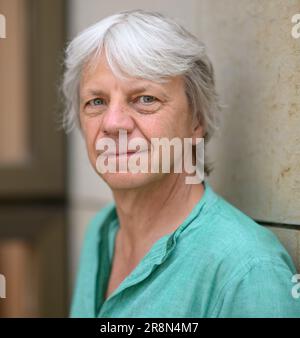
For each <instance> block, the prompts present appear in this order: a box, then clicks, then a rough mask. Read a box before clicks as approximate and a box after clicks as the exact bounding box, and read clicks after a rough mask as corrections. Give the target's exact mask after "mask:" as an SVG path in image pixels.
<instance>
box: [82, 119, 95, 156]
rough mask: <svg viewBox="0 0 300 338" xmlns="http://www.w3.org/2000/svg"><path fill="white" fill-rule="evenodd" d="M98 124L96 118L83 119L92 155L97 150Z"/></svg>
mask: <svg viewBox="0 0 300 338" xmlns="http://www.w3.org/2000/svg"><path fill="white" fill-rule="evenodd" d="M98 126H99V123H97V121H96V120H93V119H82V129H83V133H84V137H85V142H86V145H87V148H88V152H89V155H90V156H91V155H92V154H94V153H95V152H96V149H95V144H96V140H97V136H98V134H99V127H98Z"/></svg>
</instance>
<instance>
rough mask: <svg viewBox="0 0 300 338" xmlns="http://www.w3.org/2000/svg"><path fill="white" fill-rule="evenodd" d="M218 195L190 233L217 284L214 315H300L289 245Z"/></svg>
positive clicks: (211, 278) (208, 272)
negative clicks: (294, 290)
mask: <svg viewBox="0 0 300 338" xmlns="http://www.w3.org/2000/svg"><path fill="white" fill-rule="evenodd" d="M214 194H215V197H216V198H215V200H214V203H213V204H211V205H207V207H206V209H205V208H204V210H203V211H204V212H203V213H199V216H198V218H197V219H196V220H195V221H196V222H195V223H194V225H193V231H191V234H192V236H191V237H190V240H191V241H192V240H193V248H194V251H195V252H197V253H198V254H199V260H202V261H203V259H204V258H205V259H206V263H205V266H206V267H205V269H206V272H207V273H206V276H210V277H209V278H210V280H209V281H206V282H207V283H208V284H209V285H213V286H214V292H213V294H212V304H214V305H215V307H212V308H213V309H214V310H213V312H212V315H214V316H215V315H217V316H260V315H266V316H284V313H286V315H290V316H294V315H297V316H300V304H299V302H296V301H295V300H294V299H292V297H291V295H290V293H291V289H292V287H293V283H292V281H291V278H292V276H293V275H294V274H295V273H296V269H295V266H294V263H293V261H292V259H291V257H290V255H289V254H288V252H287V251H286V249H285V248H284V247H283V245H282V244H281V243H280V241H279V240H278V239H277V237H276V236H275V235H274V234H273V233H272V232H271V231H270V230H269V229H267V228H265V227H264V226H262V225H260V224H258V223H256V222H255V221H254V220H253V219H252V218H250V217H249V216H247V215H246V214H245V213H243V212H242V211H241V210H239V209H238V208H236V207H235V206H233V205H232V204H230V203H229V202H228V201H226V200H225V199H224V198H222V197H221V196H220V195H218V194H216V193H214ZM196 255H197V254H196Z"/></svg>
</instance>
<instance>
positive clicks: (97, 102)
mask: <svg viewBox="0 0 300 338" xmlns="http://www.w3.org/2000/svg"><path fill="white" fill-rule="evenodd" d="M87 104H88V105H90V106H101V105H102V104H104V100H102V99H99V98H97V99H93V100H90V101H89V102H88V103H87Z"/></svg>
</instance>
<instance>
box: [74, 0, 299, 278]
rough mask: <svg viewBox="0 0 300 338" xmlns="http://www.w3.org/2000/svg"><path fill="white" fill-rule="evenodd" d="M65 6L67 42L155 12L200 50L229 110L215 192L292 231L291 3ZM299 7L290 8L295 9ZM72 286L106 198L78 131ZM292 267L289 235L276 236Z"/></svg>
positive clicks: (295, 194) (295, 248) (295, 166)
mask: <svg viewBox="0 0 300 338" xmlns="http://www.w3.org/2000/svg"><path fill="white" fill-rule="evenodd" d="M286 3H287V2H286V1H279V0H272V1H261V0H254V1H253V0H226V1H221V0H186V1H182V0H164V1H160V0H159V1H151V3H148V1H138V0H131V1H129V0H126V1H118V0H111V1H109V2H104V1H98V0H85V1H82V0H70V10H69V16H70V20H69V22H70V26H69V30H70V32H69V36H70V37H73V36H74V35H75V34H76V33H77V32H79V31H80V30H81V29H83V28H84V27H86V26H88V25H90V24H92V23H94V22H96V21H97V20H99V19H101V18H103V17H105V16H107V15H109V14H113V13H115V12H117V11H120V10H124V9H132V8H143V9H151V10H159V11H162V12H163V13H166V14H168V15H171V16H174V17H176V18H178V19H179V21H181V22H183V23H184V24H185V25H186V26H187V27H188V28H189V29H190V30H191V31H192V32H193V33H195V34H196V35H198V36H199V37H201V39H202V40H203V41H204V42H205V43H206V44H207V46H208V51H209V54H210V56H211V58H212V60H213V62H214V64H215V69H216V77H217V82H218V88H219V91H220V94H221V97H222V99H223V101H224V103H226V104H227V105H228V107H227V108H226V109H225V110H224V113H223V114H224V117H223V131H222V132H221V134H220V135H219V138H218V139H216V141H214V142H213V144H212V145H211V147H210V148H211V149H210V150H211V158H212V159H213V160H214V161H215V172H214V174H213V176H212V178H211V183H212V185H213V186H214V187H215V189H216V190H217V191H218V192H219V193H220V194H222V195H224V196H225V197H227V198H228V199H229V200H230V201H231V202H232V203H234V204H236V205H237V206H238V207H240V208H241V209H242V210H243V211H245V212H246V213H248V214H250V215H252V216H253V217H256V218H258V219H264V220H267V221H278V222H284V221H286V222H289V223H293V224H300V220H299V217H300V215H299V210H300V207H299V203H300V188H299V183H300V177H299V171H300V165H299V156H300V148H299V146H300V142H299V141H300V139H299V135H300V133H299V132H298V125H299V122H300V116H299V83H300V81H299V80H300V78H299V69H300V68H299V47H300V41H296V40H293V39H292V38H291V34H290V30H291V28H292V24H291V23H290V18H291V16H292V15H293V14H295V13H296V12H297V10H298V12H299V11H300V1H296V0H295V1H293V0H291V1H289V5H287V4H286ZM297 5H298V6H297ZM69 141H70V142H69V145H70V148H69V150H70V155H69V156H70V157H69V163H70V166H69V168H70V169H69V177H70V180H69V183H70V184H69V186H70V189H69V194H70V198H71V208H70V219H71V231H70V243H71V260H72V261H71V263H72V264H71V280H72V281H73V277H74V274H75V271H76V268H77V263H78V255H79V250H80V246H81V243H82V238H83V234H84V230H85V228H86V225H87V221H88V220H89V219H90V218H91V217H92V216H93V215H94V214H95V212H96V211H97V210H99V209H100V208H101V206H103V205H104V204H106V203H107V202H108V201H110V200H111V194H110V191H109V189H108V188H107V187H106V186H105V185H104V183H102V181H101V180H100V179H99V178H98V176H97V175H96V174H95V173H94V172H93V171H92V169H91V167H90V165H89V163H88V159H87V155H86V151H85V149H84V145H83V141H82V138H81V136H80V134H79V133H78V132H74V133H72V134H71V135H70V140H69ZM275 231H276V233H277V234H278V235H279V237H280V238H281V240H282V241H283V243H284V244H285V246H286V247H287V248H288V250H289V251H290V252H291V255H292V256H293V257H294V260H295V261H296V262H297V263H298V264H299V263H300V262H299V257H300V252H299V247H300V245H299V243H300V236H299V232H298V231H295V230H294V231H292V230H285V229H277V230H275Z"/></svg>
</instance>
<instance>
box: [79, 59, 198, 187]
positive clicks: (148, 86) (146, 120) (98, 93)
mask: <svg viewBox="0 0 300 338" xmlns="http://www.w3.org/2000/svg"><path fill="white" fill-rule="evenodd" d="M80 122H81V127H82V131H83V134H84V137H85V141H86V146H87V151H88V156H89V159H90V162H91V164H92V166H93V167H94V169H95V170H96V171H97V166H96V163H97V157H98V156H99V151H98V150H96V144H97V141H99V140H101V139H103V138H110V139H112V140H113V141H115V143H116V149H117V150H116V153H118V149H119V145H118V140H119V131H120V130H122V131H126V133H127V139H128V142H130V141H131V140H133V139H135V138H142V139H143V140H144V141H145V142H146V143H147V144H148V146H149V147H148V153H147V152H146V153H144V154H145V155H147V156H148V155H149V156H148V158H149V160H150V161H151V156H150V152H151V138H162V137H164V138H168V139H169V140H171V139H173V138H180V139H183V138H191V137H194V136H195V131H194V130H193V128H192V127H193V126H192V116H191V113H190V111H189V106H188V101H187V97H186V94H185V90H184V82H183V79H182V77H179V76H178V77H173V78H171V79H170V81H169V82H167V83H156V82H152V81H149V80H143V79H137V78H128V79H126V80H124V79H119V78H117V77H116V76H115V75H114V74H113V73H112V71H111V69H110V68H109V66H108V64H107V61H106V58H105V57H104V56H103V55H102V56H101V57H100V59H99V63H97V66H96V67H88V66H86V67H85V68H84V71H83V74H82V78H81V82H80ZM197 132H198V134H197V136H196V137H202V136H201V135H200V134H201V131H200V134H199V129H198V131H197ZM110 156H113V157H114V158H115V159H116V158H117V157H119V158H120V157H121V156H123V160H124V156H125V161H128V159H129V157H130V156H131V154H125V155H119V156H118V155H117V154H115V155H110ZM171 167H172V159H171ZM164 175H168V174H166V173H135V174H134V173H130V172H127V173H119V172H117V173H102V174H101V177H102V178H103V179H104V180H105V181H106V182H107V183H108V185H109V186H110V187H111V188H112V189H113V190H114V189H130V188H139V187H142V186H146V185H148V184H151V183H152V182H154V181H157V180H160V179H163V178H164V177H165V176H164Z"/></svg>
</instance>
